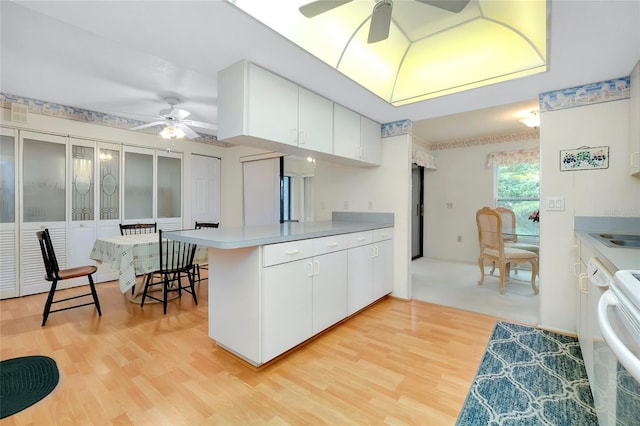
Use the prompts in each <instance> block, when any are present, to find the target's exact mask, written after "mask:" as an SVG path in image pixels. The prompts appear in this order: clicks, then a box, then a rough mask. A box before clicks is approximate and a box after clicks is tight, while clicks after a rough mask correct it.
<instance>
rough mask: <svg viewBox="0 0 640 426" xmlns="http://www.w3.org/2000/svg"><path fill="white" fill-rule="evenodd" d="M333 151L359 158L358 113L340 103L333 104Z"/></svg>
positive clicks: (341, 155)
mask: <svg viewBox="0 0 640 426" xmlns="http://www.w3.org/2000/svg"><path fill="white" fill-rule="evenodd" d="M333 153H334V154H335V155H338V156H340V157H346V158H352V159H355V160H360V157H361V153H360V114H358V113H355V112H353V111H351V110H350V109H347V108H345V107H343V106H341V105H338V104H334V106H333Z"/></svg>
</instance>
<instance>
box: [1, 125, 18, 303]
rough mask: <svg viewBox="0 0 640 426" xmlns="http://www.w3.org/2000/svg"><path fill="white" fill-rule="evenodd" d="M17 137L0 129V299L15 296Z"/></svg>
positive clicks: (16, 266)
mask: <svg viewBox="0 0 640 426" xmlns="http://www.w3.org/2000/svg"><path fill="white" fill-rule="evenodd" d="M17 159H18V137H17V131H16V130H13V129H4V128H0V165H2V167H0V299H5V298H8V297H16V296H18V295H19V294H18V265H17V263H18V226H17V224H16V217H17V215H18V213H17V208H18V203H16V190H17V185H16V182H17V181H18V168H17V164H18V161H17Z"/></svg>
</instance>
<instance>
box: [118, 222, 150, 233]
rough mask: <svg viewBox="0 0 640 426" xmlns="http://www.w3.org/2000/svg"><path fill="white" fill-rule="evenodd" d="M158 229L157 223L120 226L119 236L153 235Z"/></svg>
mask: <svg viewBox="0 0 640 426" xmlns="http://www.w3.org/2000/svg"><path fill="white" fill-rule="evenodd" d="M157 229H158V224H157V222H154V223H130V224H126V225H124V224H122V223H121V224H120V235H132V234H155V233H156V230H157Z"/></svg>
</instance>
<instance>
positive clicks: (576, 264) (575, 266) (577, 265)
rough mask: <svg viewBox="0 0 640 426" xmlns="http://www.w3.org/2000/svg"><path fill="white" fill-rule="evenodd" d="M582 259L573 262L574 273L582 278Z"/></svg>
mask: <svg viewBox="0 0 640 426" xmlns="http://www.w3.org/2000/svg"><path fill="white" fill-rule="evenodd" d="M579 271H580V261H579V260H578V261H577V262H576V263H574V264H573V275H574V276H575V277H578V278H580V272H579Z"/></svg>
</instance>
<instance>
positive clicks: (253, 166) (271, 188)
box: [243, 157, 280, 226]
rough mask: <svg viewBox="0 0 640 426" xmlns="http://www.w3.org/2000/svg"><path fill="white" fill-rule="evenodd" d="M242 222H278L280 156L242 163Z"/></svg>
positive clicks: (249, 224) (261, 223)
mask: <svg viewBox="0 0 640 426" xmlns="http://www.w3.org/2000/svg"><path fill="white" fill-rule="evenodd" d="M243 188H244V224H245V226H255V225H267V224H272V223H279V222H280V158H279V157H277V158H269V159H266V160H258V161H247V162H245V163H243Z"/></svg>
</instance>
